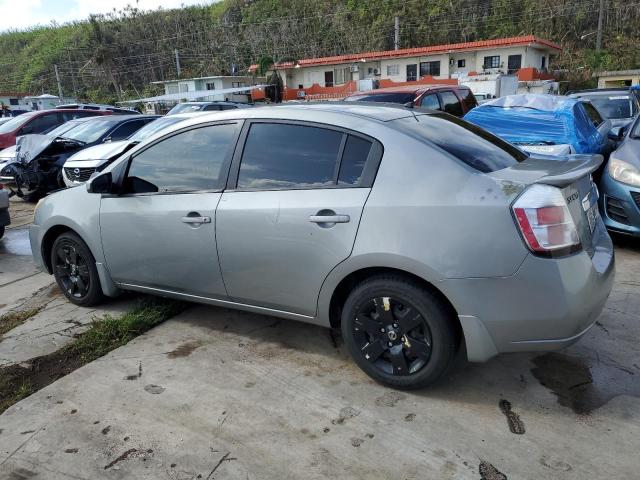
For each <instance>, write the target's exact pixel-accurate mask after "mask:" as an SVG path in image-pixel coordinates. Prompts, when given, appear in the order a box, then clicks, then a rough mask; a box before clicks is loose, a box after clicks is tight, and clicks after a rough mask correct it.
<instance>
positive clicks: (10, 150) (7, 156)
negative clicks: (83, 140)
mask: <svg viewBox="0 0 640 480" xmlns="http://www.w3.org/2000/svg"><path fill="white" fill-rule="evenodd" d="M90 118H94V117H79V118H76V119H74V120H69V121H68V122H65V123H63V124H62V125H58V126H57V127H54V128H51V129H49V130H45V131H44V132H43V133H42V135H48V136H50V137H52V138H57V137H59V136H61V135H62V134H63V133H65V132H66V131H67V130H70V129H72V128H73V127H75V126H76V125H78V124H79V123H81V122H85V121H87V120H89V119H90ZM34 135H35V134H34ZM25 136H26V135H25ZM17 148H18V146H17V145H12V146H11V147H7V148H5V149H3V150H0V172H1V171H2V169H3V168H4V167H5V166H7V164H9V163H12V162H14V161H15V160H16V155H17V153H16V150H17Z"/></svg>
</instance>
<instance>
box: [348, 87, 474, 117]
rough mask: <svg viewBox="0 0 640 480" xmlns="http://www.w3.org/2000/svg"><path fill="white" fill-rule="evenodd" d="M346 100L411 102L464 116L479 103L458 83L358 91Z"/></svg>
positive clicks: (415, 104) (467, 89)
mask: <svg viewBox="0 0 640 480" xmlns="http://www.w3.org/2000/svg"><path fill="white" fill-rule="evenodd" d="M344 100H345V101H346V102H385V103H400V104H402V105H407V104H410V105H412V106H414V107H423V108H429V109H431V110H440V111H443V112H446V113H450V114H451V115H454V116H456V117H462V116H464V115H465V114H466V113H467V112H469V111H470V110H471V109H473V108H474V107H476V106H477V105H478V102H477V101H476V97H475V96H474V95H473V93H472V92H471V90H470V89H469V88H467V87H464V86H458V85H413V86H406V87H390V88H379V89H377V90H370V91H368V92H357V93H354V94H352V95H349V96H348V97H346V98H345V99H344Z"/></svg>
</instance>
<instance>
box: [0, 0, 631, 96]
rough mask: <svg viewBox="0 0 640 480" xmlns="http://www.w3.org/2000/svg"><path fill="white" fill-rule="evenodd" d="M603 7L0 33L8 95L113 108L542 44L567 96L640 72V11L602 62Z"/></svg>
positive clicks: (619, 27)
mask: <svg viewBox="0 0 640 480" xmlns="http://www.w3.org/2000/svg"><path fill="white" fill-rule="evenodd" d="M598 10H599V0H582V1H580V0H404V1H401V0H325V1H322V2H309V1H307V0H253V1H252V0H223V1H221V2H219V3H215V4H212V5H209V6H202V7H187V8H183V9H177V10H158V11H154V12H141V11H139V10H137V9H136V8H134V7H129V8H127V9H125V10H122V11H118V12H113V13H111V14H109V15H100V16H95V17H92V18H89V19H87V20H86V21H83V22H76V23H73V24H68V25H62V26H58V25H52V26H48V27H38V28H33V29H31V30H28V31H10V32H6V33H3V34H0V91H23V92H31V93H41V92H43V91H48V92H52V93H56V92H57V87H56V83H55V74H54V67H53V65H54V64H57V65H58V68H59V72H60V76H61V81H62V87H63V91H64V93H65V95H73V94H74V93H75V94H76V95H77V96H78V97H79V98H82V99H84V100H88V101H100V102H102V101H105V102H106V101H108V102H113V101H116V100H118V99H124V98H133V97H136V96H138V95H144V94H147V93H152V92H153V89H152V88H151V87H150V85H149V83H150V82H152V81H155V80H163V79H168V78H175V77H176V68H175V56H174V50H175V49H177V50H178V52H179V55H180V63H181V67H182V76H183V77H188V76H199V75H207V74H229V73H230V71H231V68H232V64H234V63H235V64H236V65H237V67H238V69H239V71H243V70H246V68H247V67H248V66H249V65H250V64H251V63H255V62H256V61H258V60H259V59H261V58H265V57H268V58H274V59H276V60H282V59H298V58H305V57H311V56H324V55H335V54H342V53H348V52H358V51H366V50H385V49H390V48H393V22H394V16H396V15H398V16H399V17H400V21H401V46H402V47H413V46H421V45H429V44H438V43H450V42H460V41H472V40H482V39H489V38H498V37H505V36H514V35H522V34H530V33H532V34H536V35H539V36H541V37H543V38H547V39H550V40H553V41H555V42H557V43H560V44H561V45H562V46H563V47H564V52H563V53H562V55H559V56H558V57H557V58H555V59H554V61H553V62H552V64H551V67H552V68H555V69H560V70H562V71H563V72H564V73H563V76H564V79H565V80H567V81H568V83H566V84H564V85H566V86H572V87H575V86H584V85H589V84H592V83H593V80H592V78H591V73H592V72H593V70H595V69H610V70H613V69H627V68H640V3H636V2H634V0H628V1H626V2H625V1H622V0H607V1H606V8H605V15H604V34H603V50H602V52H601V53H600V54H599V55H597V54H596V52H595V42H596V35H595V34H592V35H588V36H587V37H585V38H584V39H581V37H582V36H584V35H587V34H589V33H591V32H594V31H595V30H596V27H597V21H598Z"/></svg>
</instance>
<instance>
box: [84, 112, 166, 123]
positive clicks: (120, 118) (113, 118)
mask: <svg viewBox="0 0 640 480" xmlns="http://www.w3.org/2000/svg"><path fill="white" fill-rule="evenodd" d="M85 111H86V110H85ZM145 118H151V119H153V118H160V115H139V114H135V115H94V116H90V117H88V118H87V120H89V121H91V120H93V121H101V122H107V123H122V122H126V121H127V120H140V119H145Z"/></svg>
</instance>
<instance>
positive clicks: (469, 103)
mask: <svg viewBox="0 0 640 480" xmlns="http://www.w3.org/2000/svg"><path fill="white" fill-rule="evenodd" d="M460 96H462V97H463V98H462V102H463V103H464V106H465V107H466V108H467V112H468V111H469V110H471V109H472V108H475V107H477V106H478V101H477V100H476V97H475V96H474V95H473V93H472V92H471V90H465V89H463V90H460Z"/></svg>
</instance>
